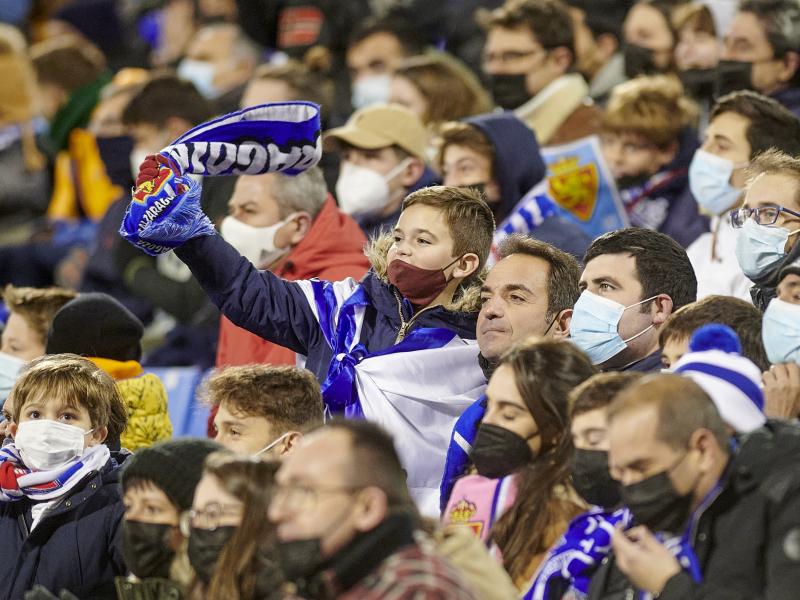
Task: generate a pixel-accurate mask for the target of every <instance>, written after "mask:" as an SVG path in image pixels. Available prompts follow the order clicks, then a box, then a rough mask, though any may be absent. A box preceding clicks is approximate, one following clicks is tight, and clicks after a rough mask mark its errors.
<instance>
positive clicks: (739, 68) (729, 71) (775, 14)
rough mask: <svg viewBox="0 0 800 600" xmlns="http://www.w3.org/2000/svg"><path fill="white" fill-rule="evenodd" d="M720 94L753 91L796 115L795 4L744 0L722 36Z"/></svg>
mask: <svg viewBox="0 0 800 600" xmlns="http://www.w3.org/2000/svg"><path fill="white" fill-rule="evenodd" d="M718 77H719V81H718V86H719V89H718V91H719V93H723V94H724V93H727V92H730V91H733V90H740V89H753V90H756V91H758V92H761V93H762V94H765V95H767V96H770V97H772V98H775V100H777V101H778V102H780V103H781V104H783V105H784V106H785V107H786V108H788V109H789V110H791V111H792V112H793V113H794V114H795V115H796V116H798V117H800V87H798V80H800V5H798V3H797V2H796V1H795V0H743V1H742V2H741V4H739V12H738V13H737V14H736V16H735V17H734V18H733V21H732V22H731V26H730V28H729V30H728V33H727V35H726V36H725V47H724V49H723V51H722V61H721V62H720V65H719V70H718Z"/></svg>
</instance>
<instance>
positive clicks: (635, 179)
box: [616, 173, 652, 190]
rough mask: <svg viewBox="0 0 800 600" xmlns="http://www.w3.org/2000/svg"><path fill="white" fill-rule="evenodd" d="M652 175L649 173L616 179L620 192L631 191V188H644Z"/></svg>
mask: <svg viewBox="0 0 800 600" xmlns="http://www.w3.org/2000/svg"><path fill="white" fill-rule="evenodd" d="M650 177H652V175H649V174H648V173H639V174H638V175H621V176H620V177H619V178H617V179H616V184H617V188H618V189H620V190H629V189H631V188H639V187H644V185H645V184H646V183H647V182H648V181H649V179H650Z"/></svg>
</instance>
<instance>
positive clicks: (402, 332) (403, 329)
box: [393, 290, 440, 345]
mask: <svg viewBox="0 0 800 600" xmlns="http://www.w3.org/2000/svg"><path fill="white" fill-rule="evenodd" d="M393 291H394V297H395V299H396V300H397V314H398V315H400V329H399V330H398V331H397V337H396V338H395V339H394V343H395V345H397V344H399V343H400V342H402V341H403V340H404V339H405V337H406V336H407V335H408V330H409V329H411V326H412V325H413V324H414V321H415V320H416V319H417V317H418V316H420V315H421V314H422V313H424V312H425V311H426V310H430V309H432V308H436V306H440V305H439V304H437V305H436V306H428V307H426V308H423V309H422V310H421V311H419V312H418V313H416V314H414V315H412V316H411V318H410V319H409V320H408V321H406V319H405V317H404V316H403V301H402V300H401V298H400V295H399V294H398V293H397V291H396V290H393Z"/></svg>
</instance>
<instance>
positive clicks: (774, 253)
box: [736, 218, 800, 279]
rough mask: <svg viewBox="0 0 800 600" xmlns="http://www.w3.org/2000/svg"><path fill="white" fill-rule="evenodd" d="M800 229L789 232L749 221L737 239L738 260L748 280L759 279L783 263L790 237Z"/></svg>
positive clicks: (743, 226)
mask: <svg viewBox="0 0 800 600" xmlns="http://www.w3.org/2000/svg"><path fill="white" fill-rule="evenodd" d="M798 231H800V229H797V230H795V231H788V230H787V229H784V228H783V227H778V226H775V225H759V224H758V223H756V222H755V221H754V220H753V219H749V218H748V219H747V220H746V221H745V222H744V225H742V228H741V229H740V230H739V231H738V235H737V237H736V260H737V261H738V262H739V267H741V269H742V273H744V274H745V275H746V276H747V277H748V278H750V279H753V278H757V277H758V276H759V275H761V274H762V273H765V272H766V271H769V270H770V268H772V267H774V266H775V265H777V264H778V263H779V262H781V261H782V260H783V259H784V257H785V256H786V252H784V250H783V249H784V248H785V247H786V242H787V241H788V240H789V236H790V235H794V234H796V233H798Z"/></svg>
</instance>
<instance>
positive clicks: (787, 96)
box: [772, 87, 800, 119]
mask: <svg viewBox="0 0 800 600" xmlns="http://www.w3.org/2000/svg"><path fill="white" fill-rule="evenodd" d="M772 98H773V99H775V100H777V101H778V102H780V103H781V104H783V105H784V106H785V107H786V108H788V109H789V111H790V112H791V113H792V114H793V115H794V116H795V117H797V118H798V119H800V88H796V87H789V88H786V89H785V90H781V91H780V92H776V93H774V94H772Z"/></svg>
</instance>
